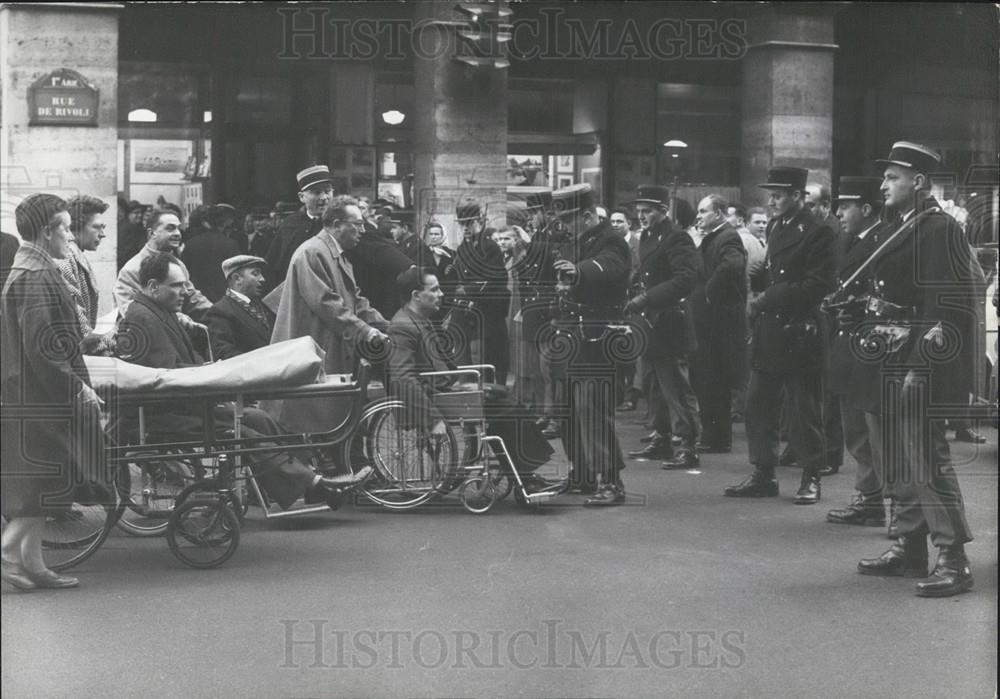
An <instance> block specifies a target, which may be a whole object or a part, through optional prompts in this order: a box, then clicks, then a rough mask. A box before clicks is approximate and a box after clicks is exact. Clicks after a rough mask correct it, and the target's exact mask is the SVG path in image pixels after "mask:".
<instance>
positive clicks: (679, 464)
mask: <svg viewBox="0 0 1000 699" xmlns="http://www.w3.org/2000/svg"><path fill="white" fill-rule="evenodd" d="M700 464H701V460H700V459H699V458H698V454H697V453H695V452H693V451H688V450H686V449H682V450H681V451H679V452H677V455H676V456H674V457H673V458H671V459H667V460H666V461H664V462H663V463H662V464H660V468H662V469H663V470H664V471H677V470H684V469H689V468H698V466H699V465H700Z"/></svg>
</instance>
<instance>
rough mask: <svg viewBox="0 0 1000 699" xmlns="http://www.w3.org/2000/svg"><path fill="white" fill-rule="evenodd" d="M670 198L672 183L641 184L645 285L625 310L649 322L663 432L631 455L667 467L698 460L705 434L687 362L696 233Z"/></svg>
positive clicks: (649, 371)
mask: <svg viewBox="0 0 1000 699" xmlns="http://www.w3.org/2000/svg"><path fill="white" fill-rule="evenodd" d="M669 202H670V190H669V188H667V187H663V186H660V185H643V186H641V187H639V190H638V196H637V198H636V199H635V202H634V204H635V211H636V213H637V214H638V216H639V221H640V222H641V223H642V227H643V232H642V237H641V239H640V243H639V259H640V269H639V282H640V286H641V288H642V289H643V291H641V292H640V293H638V294H637V295H635V296H634V297H633V298H632V299H631V300H630V301H629V302H628V306H627V308H626V312H630V313H634V314H639V313H641V314H642V315H643V316H644V317H645V318H646V320H647V323H648V327H649V337H648V338H647V343H646V352H645V354H644V355H643V357H642V367H643V371H644V372H645V374H646V376H645V377H644V379H643V385H648V386H649V387H650V389H649V391H650V393H649V399H650V401H651V402H652V406H653V415H654V418H653V422H654V425H653V426H654V428H655V429H656V432H657V435H658V436H656V437H654V438H653V440H652V441H651V442H650V443H649V445H648V446H647V447H646V448H644V449H640V450H638V451H633V452H630V453H629V456H630V457H632V458H639V459H663V463H662V464H661V467H662V468H664V469H667V470H670V469H680V468H694V467H695V466H697V465H698V463H699V458H698V451H697V446H696V445H697V442H698V438H699V436H700V435H701V417H700V415H699V413H700V410H699V405H698V398H697V396H695V393H694V390H693V389H692V388H691V378H690V369H689V366H688V355H689V354H690V353H691V352H693V351H694V350H695V349H697V347H698V341H697V337H696V335H695V330H694V324H693V321H692V317H691V309H690V305H689V303H688V297H689V296H690V295H691V292H692V291H693V290H694V287H695V283H696V282H697V281H698V274H699V267H700V262H699V259H698V249H697V248H696V247H695V245H694V241H693V240H692V239H691V236H689V235H688V234H687V232H686V231H685V230H684V229H682V228H675V227H674V226H673V225H671V223H670V220H669V219H668V218H667V210H668V207H669ZM671 434H675V435H677V436H678V437H680V438H681V445H680V447H679V448H678V449H677V451H676V453H672V452H673V450H672V449H671V447H670V435H671Z"/></svg>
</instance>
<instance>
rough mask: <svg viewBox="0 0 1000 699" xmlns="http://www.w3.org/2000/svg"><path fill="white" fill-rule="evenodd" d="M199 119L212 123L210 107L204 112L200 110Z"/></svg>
mask: <svg viewBox="0 0 1000 699" xmlns="http://www.w3.org/2000/svg"><path fill="white" fill-rule="evenodd" d="M201 120H202V121H203V122H205V123H206V124H211V123H212V111H211V110H210V109H206V110H205V111H204V112H202V113H201Z"/></svg>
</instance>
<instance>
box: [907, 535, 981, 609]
mask: <svg viewBox="0 0 1000 699" xmlns="http://www.w3.org/2000/svg"><path fill="white" fill-rule="evenodd" d="M971 589H972V571H971V570H970V569H969V559H968V558H967V557H966V555H965V547H964V546H962V545H961V544H959V545H958V546H942V547H941V550H940V552H939V553H938V558H937V563H936V564H935V565H934V571H933V572H932V573H931V576H930V577H929V578H927V579H926V580H921V581H920V582H918V583H917V596H918V597H951V596H952V595H957V594H960V593H962V592H968V591H969V590H971Z"/></svg>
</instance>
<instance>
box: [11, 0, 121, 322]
mask: <svg viewBox="0 0 1000 699" xmlns="http://www.w3.org/2000/svg"><path fill="white" fill-rule="evenodd" d="M121 8H122V5H121V4H119V3H92V4H88V3H68V4H63V5H56V4H51V5H50V4H45V3H40V2H27V3H3V4H2V5H0V91H2V103H3V113H2V123H0V162H2V170H0V173H2V176H0V183H2V186H3V195H2V199H3V230H4V231H6V232H8V233H16V232H17V229H16V226H15V225H14V208H15V207H16V206H17V203H18V202H19V201H21V199H23V198H24V197H25V196H27V195H28V194H31V193H34V192H51V193H53V194H57V195H59V196H62V197H66V198H68V197H71V196H73V195H75V194H88V195H90V196H94V197H98V198H100V199H103V200H104V201H105V202H107V203H108V205H109V208H108V210H107V212H106V213H105V215H104V219H105V221H106V222H107V230H106V232H107V238H105V239H104V242H102V243H101V246H100V247H99V248H98V250H97V252H94V253H87V255H88V257H89V259H90V262H91V264H92V266H93V268H94V272H95V274H96V275H97V284H98V289H99V291H100V312H101V313H105V312H107V311H109V310H111V308H112V306H113V302H112V298H111V287H112V285H113V284H114V280H115V276H116V269H115V252H116V247H117V239H118V224H117V220H118V217H117V210H118V206H117V191H118V179H117V172H118V150H117V149H118V12H119V10H120V9H121ZM59 68H69V69H71V70H75V71H77V72H78V73H80V74H82V75H83V76H84V77H85V78H86V79H87V80H88V81H90V83H92V84H93V85H94V86H95V87H97V89H98V90H99V99H100V104H99V109H98V114H97V126H96V127H94V126H29V124H28V121H29V114H28V88H29V87H30V86H31V84H32V83H33V82H35V81H36V80H37V79H38V78H40V77H42V76H43V75H45V74H47V73H50V72H52V71H54V70H57V69H59Z"/></svg>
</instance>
